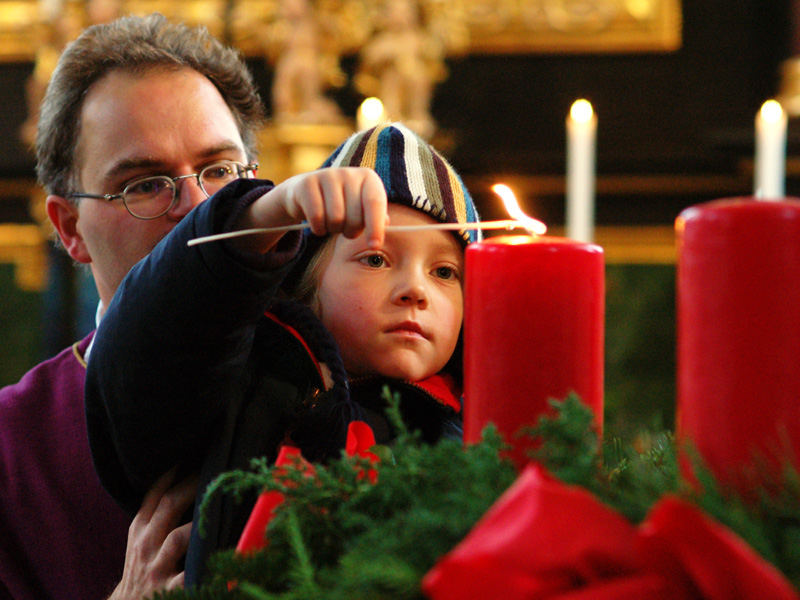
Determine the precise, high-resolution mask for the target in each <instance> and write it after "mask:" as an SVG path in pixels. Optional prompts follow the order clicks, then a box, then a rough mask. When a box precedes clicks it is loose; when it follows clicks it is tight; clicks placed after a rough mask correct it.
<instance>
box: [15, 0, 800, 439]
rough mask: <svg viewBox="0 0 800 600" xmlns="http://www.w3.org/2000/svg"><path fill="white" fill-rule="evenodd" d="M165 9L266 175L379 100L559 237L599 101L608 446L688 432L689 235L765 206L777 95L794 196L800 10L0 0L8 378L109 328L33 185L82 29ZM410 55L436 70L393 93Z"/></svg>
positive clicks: (347, 0) (352, 123)
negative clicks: (55, 92) (583, 102)
mask: <svg viewBox="0 0 800 600" xmlns="http://www.w3.org/2000/svg"><path fill="white" fill-rule="evenodd" d="M153 10H159V11H161V12H163V13H165V14H166V15H167V16H169V17H171V18H173V19H176V20H177V19H181V20H184V21H186V22H189V23H191V24H196V23H201V24H205V25H206V26H208V28H209V29H210V30H211V31H212V32H213V33H215V34H216V35H217V36H218V37H220V38H222V39H223V40H225V41H227V42H229V43H231V44H233V45H235V46H237V47H238V48H239V49H240V50H241V51H242V53H243V54H244V56H245V57H246V59H247V62H248V64H249V65H250V67H251V70H252V72H253V74H254V76H255V78H256V81H257V83H258V85H259V87H260V88H261V91H262V95H263V99H264V102H265V104H266V106H267V110H268V114H270V115H271V119H270V122H269V123H268V124H267V126H266V127H265V129H264V132H263V135H262V143H261V157H260V162H261V165H262V166H261V169H260V172H259V174H260V176H262V177H266V178H270V179H273V180H276V181H278V180H281V179H283V178H285V177H288V176H289V175H291V174H293V173H294V172H298V171H300V170H306V169H309V168H314V167H315V166H317V164H318V163H319V162H320V161H321V159H322V158H324V157H325V156H326V155H327V154H328V153H329V152H330V151H331V150H332V149H333V147H334V146H335V145H337V144H338V142H340V141H341V140H342V139H344V137H346V135H347V134H349V133H350V132H351V131H352V130H354V128H355V127H356V126H357V125H358V121H357V111H358V109H359V106H360V105H361V103H362V101H363V100H364V99H365V98H366V97H368V96H378V97H381V99H382V100H384V106H385V109H386V110H387V111H388V112H389V113H390V116H393V117H395V118H397V117H400V118H402V119H404V120H407V121H409V122H413V124H414V125H415V127H417V128H418V130H419V131H420V133H424V135H426V136H427V137H429V138H430V139H431V141H432V143H433V144H434V145H435V146H437V147H438V148H440V149H441V150H442V151H443V152H444V154H445V155H446V156H448V157H449V158H450V159H451V162H452V163H453V165H454V166H455V167H456V169H457V170H458V171H459V172H460V173H461V174H462V176H463V178H464V180H465V182H466V184H467V186H468V187H469V188H470V190H471V192H472V194H473V196H474V197H475V200H476V202H477V204H478V207H479V211H480V213H481V215H482V217H483V218H484V219H489V218H501V217H502V210H501V207H500V202H499V200H498V198H497V197H496V196H495V195H494V194H493V193H492V192H491V191H490V189H489V188H490V186H491V185H492V184H494V183H497V182H503V183H506V184H508V185H509V186H511V187H512V189H513V190H514V191H515V192H516V194H517V197H518V198H519V200H520V204H521V205H522V207H523V209H524V210H525V211H526V212H527V213H528V214H531V215H534V216H536V217H538V218H540V219H542V220H544V221H545V222H547V223H548V225H549V226H550V227H551V231H554V232H555V233H559V232H560V231H563V227H564V223H565V209H564V193H565V177H564V172H565V160H566V158H565V153H566V145H565V137H566V136H565V118H566V115H567V113H568V111H569V107H570V105H571V104H572V102H573V101H574V100H575V99H577V98H586V99H588V100H590V101H591V103H592V105H593V107H594V110H595V113H596V115H597V119H598V121H597V123H598V124H597V159H596V169H597V170H596V204H595V233H594V235H595V240H596V241H597V243H599V244H600V245H602V246H603V247H604V248H605V250H606V259H607V281H606V284H607V299H606V302H607V311H606V312H607V314H606V372H605V376H606V417H605V418H606V423H607V429H608V431H609V433H612V434H614V435H620V436H623V437H631V436H634V435H636V434H637V432H639V431H640V430H642V429H650V430H652V429H663V428H671V427H672V425H673V417H674V401H675V356H674V355H675V324H674V320H675V306H674V303H675V265H674V262H675V248H674V233H673V223H674V220H675V218H676V216H677V215H678V214H679V213H680V211H681V210H682V209H683V208H685V207H688V206H691V205H693V204H697V203H700V202H704V201H707V200H711V199H714V198H720V197H728V196H738V195H749V194H751V193H752V190H753V123H754V117H755V115H756V112H757V111H758V109H759V107H760V105H761V104H762V103H763V102H764V101H765V100H766V99H768V98H772V97H778V98H780V99H781V101H782V103H783V104H784V107H785V108H787V110H788V112H789V128H788V157H787V164H786V175H787V179H786V191H787V194H788V195H791V194H800V155H798V153H797V151H798V150H800V143H798V142H800V139H798V135H800V134H799V133H798V127H797V123H796V119H797V115H795V114H793V112H792V98H793V97H794V95H793V94H794V89H795V87H796V85H795V82H794V78H795V77H797V75H796V74H795V72H794V71H795V60H796V59H797V57H796V54H800V26H799V25H798V19H797V15H798V14H800V1H797V0H769V1H768V2H765V1H763V0H737V1H736V2H730V1H729V0H692V2H685V3H682V2H680V1H679V0H506V1H504V0H493V1H492V0H484V1H479V0H475V1H468V0H459V1H452V2H451V1H447V0H420V1H419V2H415V1H411V0H393V1H392V2H389V3H387V4H383V3H381V2H368V1H367V0H359V1H356V0H337V1H334V0H317V1H316V2H313V1H312V0H280V1H278V0H159V1H158V2H147V1H143V0H142V1H124V0H123V1H117V0H86V1H84V0H81V1H75V0H41V1H37V0H0V104H1V105H2V107H3V110H2V111H0V140H2V141H0V340H2V347H0V385H5V384H8V383H12V382H14V381H16V380H17V379H18V378H19V377H20V376H21V375H22V374H23V373H24V372H25V371H26V370H27V369H29V368H30V367H31V366H33V365H34V364H36V363H37V362H39V361H40V360H42V359H43V358H46V357H48V356H51V355H53V354H55V353H56V352H58V351H59V350H61V349H62V348H64V347H65V346H67V345H69V344H70V343H72V342H73V341H75V340H76V339H78V338H79V337H82V336H83V335H84V334H85V333H87V332H88V331H89V330H90V329H91V328H92V327H93V326H94V325H93V322H94V311H95V307H96V301H97V299H96V296H95V293H94V291H93V284H92V282H91V278H90V275H89V273H88V271H86V270H85V269H82V268H77V267H75V266H74V265H72V264H71V263H70V261H69V260H68V259H67V258H66V255H65V254H64V253H63V252H61V251H60V250H59V249H58V248H56V247H55V245H54V244H53V243H52V241H51V237H50V231H49V228H48V226H47V224H46V218H45V217H44V211H43V194H42V192H41V190H39V189H38V187H37V185H36V182H35V174H34V158H33V154H32V152H31V150H30V144H31V140H32V132H33V131H35V120H36V106H37V104H38V99H39V98H40V96H41V91H42V89H43V87H44V85H46V81H47V78H48V77H49V73H50V72H51V70H52V67H53V64H54V62H55V60H56V58H57V56H58V52H60V50H61V48H63V45H64V44H66V43H67V42H68V41H69V40H70V39H72V38H73V37H74V36H75V35H77V32H78V31H80V29H81V28H82V27H84V26H86V25H88V24H90V23H93V22H100V21H104V20H108V19H109V18H112V17H113V16H115V15H118V14H123V13H127V12H135V13H145V12H150V11H153ZM403 61H418V62H417V63H413V64H415V65H416V66H415V67H414V69H413V72H414V73H415V74H416V75H419V74H420V73H421V74H422V76H418V77H412V78H410V79H406V80H404V79H403V78H402V74H403V73H402V71H403V69H402V68H399V69H398V73H396V74H395V79H394V80H390V79H387V77H388V76H389V75H390V73H389V70H390V68H391V65H395V66H397V65H402V64H403ZM309 77H314V78H316V79H314V80H315V81H317V84H316V87H315V88H314V89H312V90H311V92H310V93H309V92H308V90H303V89H301V88H300V86H299V85H298V83H297V81H298V78H300V79H302V78H306V80H308V78H309ZM793 151H794V153H793Z"/></svg>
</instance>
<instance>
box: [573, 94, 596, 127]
mask: <svg viewBox="0 0 800 600" xmlns="http://www.w3.org/2000/svg"><path fill="white" fill-rule="evenodd" d="M569 117H570V119H572V120H573V121H577V122H578V123H588V122H589V121H591V120H592V117H594V109H593V108H592V103H591V102H589V101H588V100H586V99H584V98H581V99H579V100H575V102H573V103H572V106H571V107H570V109H569Z"/></svg>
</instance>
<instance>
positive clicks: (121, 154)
mask: <svg viewBox="0 0 800 600" xmlns="http://www.w3.org/2000/svg"><path fill="white" fill-rule="evenodd" d="M192 92H195V93H192ZM213 158H228V159H234V160H242V161H244V160H246V153H245V149H244V144H243V142H242V140H241V135H240V132H239V130H238V127H237V125H236V121H235V119H234V118H233V115H232V113H231V111H230V109H229V107H228V106H227V104H226V103H225V101H224V99H223V98H222V96H221V95H220V94H219V91H218V90H217V89H216V87H215V86H214V85H213V84H212V83H211V82H210V81H208V80H207V79H206V78H205V77H204V76H203V75H201V74H200V73H198V72H196V71H194V70H192V69H188V68H183V69H179V70H175V69H170V70H166V69H163V68H162V69H148V70H146V71H144V72H130V71H127V70H119V69H118V70H114V71H111V72H109V73H107V74H106V75H105V76H104V77H103V78H102V79H101V80H99V81H97V82H95V84H94V85H93V86H92V87H91V88H90V90H89V92H88V93H87V97H86V100H85V102H84V106H83V108H82V114H81V124H80V128H79V132H78V153H77V155H76V159H77V160H78V163H79V164H85V162H86V161H87V160H88V161H91V162H92V163H98V164H97V165H96V167H95V166H94V165H93V168H99V169H100V170H101V171H102V172H103V173H104V175H106V176H112V175H114V174H115V173H118V172H127V171H131V170H135V169H144V168H166V169H168V168H170V167H171V166H174V163H176V162H180V163H184V162H187V161H188V162H189V163H191V164H195V163H198V162H200V161H203V160H206V159H213Z"/></svg>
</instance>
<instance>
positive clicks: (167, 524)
mask: <svg viewBox="0 0 800 600" xmlns="http://www.w3.org/2000/svg"><path fill="white" fill-rule="evenodd" d="M174 475H175V474H174V471H170V472H169V473H167V474H165V475H163V476H162V477H161V478H160V479H159V480H158V481H156V483H155V484H154V485H153V487H152V488H151V489H150V491H149V492H147V495H146V496H145V497H144V500H143V501H142V506H141V508H140V509H139V512H138V513H136V516H135V517H134V518H133V521H132V522H131V525H130V527H129V528H128V546H127V549H126V551H125V567H124V570H123V572H122V580H121V581H120V582H119V584H118V585H117V587H116V589H114V592H113V593H112V594H111V596H110V597H109V599H108V600H133V599H136V600H139V599H140V598H142V597H144V596H149V595H151V594H152V593H153V592H155V591H156V590H163V589H167V590H169V589H173V588H176V587H183V571H179V567H178V565H179V564H180V560H181V558H183V556H184V555H185V554H186V549H187V548H188V546H189V532H190V531H191V527H192V524H191V523H186V524H185V525H180V526H178V524H179V522H180V519H181V516H182V515H183V514H184V513H185V512H186V510H187V509H188V508H189V507H190V506H191V505H192V502H193V500H194V497H195V493H196V491H197V481H196V479H195V478H189V479H185V480H183V481H181V482H179V483H177V484H175V485H174V486H173V485H172V480H173V478H174Z"/></svg>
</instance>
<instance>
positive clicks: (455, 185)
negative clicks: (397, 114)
mask: <svg viewBox="0 0 800 600" xmlns="http://www.w3.org/2000/svg"><path fill="white" fill-rule="evenodd" d="M322 166H323V167H368V168H370V169H372V170H374V171H375V172H376V173H377V174H378V176H379V177H380V178H381V181H383V185H384V187H385V188H386V194H387V196H388V200H389V202H396V203H398V204H404V205H406V206H410V207H411V208H415V209H417V210H421V211H422V212H424V213H426V214H428V215H430V216H431V217H433V218H434V219H436V220H437V221H441V222H442V223H474V222H476V221H478V213H477V211H476V210H475V204H474V203H473V201H472V197H471V196H470V195H469V191H467V188H466V187H465V186H464V183H463V182H462V181H461V178H460V177H459V176H458V173H456V172H455V170H454V169H453V167H452V166H450V163H448V162H447V160H445V158H444V157H443V156H442V155H441V154H439V153H438V152H437V151H436V150H435V149H434V148H432V147H431V146H430V145H429V144H428V143H427V142H425V141H424V140H423V139H422V138H420V137H419V136H418V135H417V134H416V133H414V132H413V131H411V130H410V129H409V128H408V127H406V126H405V125H403V124H402V123H385V124H382V125H378V126H377V127H373V128H372V129H367V130H365V131H360V132H358V133H356V134H353V135H352V136H350V137H349V138H348V139H347V140H345V142H344V143H343V144H342V145H341V146H339V147H338V148H337V149H336V151H335V152H334V153H333V154H332V155H331V156H330V157H329V158H328V160H326V161H325V163H324V164H323V165H322ZM459 233H460V235H461V238H463V240H464V242H465V243H467V244H469V243H472V242H475V241H478V240H480V239H481V232H480V230H475V229H463V230H461V231H460V232H459Z"/></svg>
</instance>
